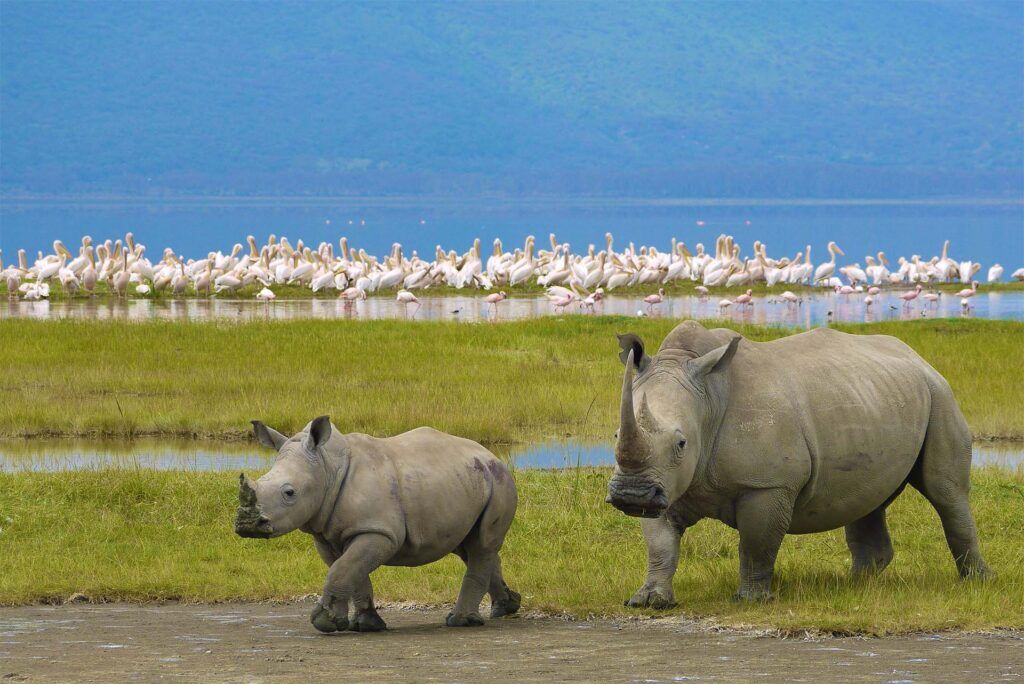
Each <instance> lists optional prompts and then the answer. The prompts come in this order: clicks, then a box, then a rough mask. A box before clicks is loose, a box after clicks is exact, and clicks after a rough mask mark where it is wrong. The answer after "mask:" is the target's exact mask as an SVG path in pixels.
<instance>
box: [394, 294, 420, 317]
mask: <svg viewBox="0 0 1024 684" xmlns="http://www.w3.org/2000/svg"><path fill="white" fill-rule="evenodd" d="M395 301H396V302H398V303H399V304H402V305H403V306H405V312H406V314H408V313H409V305H410V304H415V305H416V308H415V309H413V311H412V315H413V318H415V317H416V312H417V311H419V310H420V300H419V299H417V298H416V295H414V294H413V293H412V292H409V291H408V290H399V291H398V295H397V296H396V297H395Z"/></svg>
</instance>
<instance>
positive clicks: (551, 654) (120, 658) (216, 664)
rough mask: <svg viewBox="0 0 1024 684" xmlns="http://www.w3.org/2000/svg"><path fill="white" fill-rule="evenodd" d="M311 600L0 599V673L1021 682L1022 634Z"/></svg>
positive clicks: (18, 676)
mask: <svg viewBox="0 0 1024 684" xmlns="http://www.w3.org/2000/svg"><path fill="white" fill-rule="evenodd" d="M309 610H310V604H309V603H294V604H287V605H271V604H259V603H255V604H252V603H243V604H218V605H180V604H168V605H127V604H106V605H87V604H68V605H64V606H28V607H19V608H0V682H9V681H23V680H43V681H48V682H50V681H72V680H73V681H103V682H109V681H122V680H127V679H131V680H136V681H139V680H142V681H148V680H155V679H183V680H189V681H244V682H252V681H269V680H274V681H307V682H308V681H312V680H321V679H332V680H335V681H336V680H339V679H340V680H347V681H395V680H407V681H446V682H448V681H481V680H488V681H489V680H505V681H554V680H558V681H565V680H575V681H598V680H602V681H644V682H655V681H664V682H671V681H694V680H697V681H730V682H732V681H749V680H760V681H773V680H783V679H785V680H787V681H811V682H815V681H836V680H840V681H874V682H918V681H921V682H924V681H1021V680H1024V633H1022V632H1002V633H999V634H994V635H982V634H916V635H910V636H902V637H894V638H884V639H874V638H850V637H847V638H822V639H796V638H788V639H780V638H777V637H766V636H759V635H757V634H755V633H743V632H738V631H714V630H711V629H709V628H708V626H707V625H701V624H697V623H692V622H687V621H684V620H680V619H661V620H642V621H638V620H619V621H616V620H586V621H568V620H563V619H558V618H551V617H537V618H506V619H503V620H495V621H489V622H488V624H487V625H486V626H484V627H479V628H473V629H450V628H445V627H442V626H441V625H442V624H443V622H444V616H445V611H443V610H439V609H430V610H427V609H408V608H399V607H392V608H388V609H382V610H381V615H382V616H383V617H384V619H385V620H386V621H387V622H388V627H389V631H387V632H384V633H379V634H359V633H354V632H346V633H341V634H334V635H321V634H318V633H317V632H315V631H314V630H313V628H312V627H311V626H310V624H309V621H308V614H309Z"/></svg>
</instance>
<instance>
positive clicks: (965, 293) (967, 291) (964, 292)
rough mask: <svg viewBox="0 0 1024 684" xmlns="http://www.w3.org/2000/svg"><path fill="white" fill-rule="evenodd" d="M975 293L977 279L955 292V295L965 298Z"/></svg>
mask: <svg viewBox="0 0 1024 684" xmlns="http://www.w3.org/2000/svg"><path fill="white" fill-rule="evenodd" d="M976 294H978V281H977V280H975V281H974V282H972V283H971V286H970V287H965V288H964V289H962V290H960V291H959V292H957V293H956V296H957V297H962V298H964V299H966V298H967V297H973V296H974V295H976Z"/></svg>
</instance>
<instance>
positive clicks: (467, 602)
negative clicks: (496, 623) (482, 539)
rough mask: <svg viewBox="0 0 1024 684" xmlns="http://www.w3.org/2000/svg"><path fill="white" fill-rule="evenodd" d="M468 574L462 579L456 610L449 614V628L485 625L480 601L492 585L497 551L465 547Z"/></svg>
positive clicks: (446, 621) (446, 620)
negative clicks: (481, 614)
mask: <svg viewBox="0 0 1024 684" xmlns="http://www.w3.org/2000/svg"><path fill="white" fill-rule="evenodd" d="M464 548H465V552H466V574H465V575H464V576H463V578H462V588H461V589H460V590H459V598H458V599H457V600H456V601H455V610H453V611H452V612H451V613H448V617H447V618H446V619H445V624H447V625H448V626H449V627H478V626H480V625H482V624H484V619H483V618H482V617H480V601H481V600H483V597H484V593H485V592H486V591H487V589H488V587H489V586H490V583H491V575H492V573H493V570H494V563H495V561H496V560H497V558H498V554H497V552H495V551H488V550H484V549H481V548H478V547H477V548H474V547H472V546H469V547H465V546H464Z"/></svg>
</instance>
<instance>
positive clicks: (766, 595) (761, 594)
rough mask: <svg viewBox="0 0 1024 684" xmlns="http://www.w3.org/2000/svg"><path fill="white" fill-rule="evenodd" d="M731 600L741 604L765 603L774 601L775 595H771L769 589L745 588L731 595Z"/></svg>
mask: <svg viewBox="0 0 1024 684" xmlns="http://www.w3.org/2000/svg"><path fill="white" fill-rule="evenodd" d="M732 600H733V601H737V602H739V601H743V602H754V601H764V602H767V601H774V600H775V594H774V593H772V592H771V591H770V590H769V589H762V588H747V589H740V590H739V591H737V592H736V593H735V594H733V595H732Z"/></svg>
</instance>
